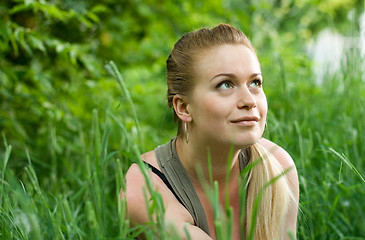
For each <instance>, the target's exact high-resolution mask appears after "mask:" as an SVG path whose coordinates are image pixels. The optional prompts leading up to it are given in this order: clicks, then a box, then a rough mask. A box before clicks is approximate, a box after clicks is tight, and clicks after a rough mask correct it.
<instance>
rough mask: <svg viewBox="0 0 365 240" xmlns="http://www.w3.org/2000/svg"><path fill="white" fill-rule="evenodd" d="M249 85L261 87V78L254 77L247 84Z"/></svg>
mask: <svg viewBox="0 0 365 240" xmlns="http://www.w3.org/2000/svg"><path fill="white" fill-rule="evenodd" d="M249 86H250V87H255V88H260V87H262V80H261V79H254V80H253V81H251V82H250V84H249Z"/></svg>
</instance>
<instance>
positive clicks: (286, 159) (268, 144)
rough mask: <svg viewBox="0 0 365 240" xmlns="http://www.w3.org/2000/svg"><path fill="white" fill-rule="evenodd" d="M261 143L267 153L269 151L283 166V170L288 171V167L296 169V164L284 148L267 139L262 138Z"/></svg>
mask: <svg viewBox="0 0 365 240" xmlns="http://www.w3.org/2000/svg"><path fill="white" fill-rule="evenodd" d="M259 143H260V144H261V145H262V146H263V147H264V148H265V149H266V150H267V151H269V152H270V153H271V154H273V155H274V157H275V158H276V159H277V160H278V161H279V163H280V164H281V166H282V167H283V169H287V168H288V167H293V168H295V163H294V161H293V159H292V157H291V156H290V155H289V153H288V152H287V151H285V150H284V149H283V148H282V147H280V146H279V145H277V144H276V143H274V142H272V141H270V140H268V139H266V138H261V139H260V140H259Z"/></svg>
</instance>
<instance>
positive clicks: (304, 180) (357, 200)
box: [0, 53, 365, 239]
mask: <svg viewBox="0 0 365 240" xmlns="http://www.w3.org/2000/svg"><path fill="white" fill-rule="evenodd" d="M109 69H110V71H111V73H112V74H113V75H114V76H115V77H116V79H118V81H119V84H120V86H121V90H122V92H121V94H122V95H127V94H128V90H127V88H126V87H125V85H124V82H123V79H122V78H121V76H119V75H118V71H117V69H116V66H115V65H113V64H110V65H109ZM363 69H364V62H363V60H362V59H361V58H360V57H358V56H357V55H356V53H352V55H351V58H348V61H347V62H346V64H343V69H341V71H339V72H338V73H336V74H335V75H333V76H330V75H329V76H330V77H328V78H326V79H324V81H323V83H322V84H321V85H319V84H316V83H315V82H314V81H313V80H310V79H304V78H298V79H282V81H286V83H290V84H288V85H287V86H286V87H285V88H283V89H282V90H278V91H276V92H275V91H270V92H269V94H268V100H269V105H270V109H271V110H270V113H269V117H268V121H269V122H268V124H269V128H268V131H267V134H266V137H267V138H269V139H272V140H273V141H275V142H277V143H278V144H279V145H281V146H283V147H284V148H285V149H286V150H287V151H288V152H289V153H290V154H291V155H292V157H293V159H294V161H295V162H296V165H297V168H298V174H299V181H300V190H301V196H300V213H299V218H298V219H299V221H298V239H365V216H364V215H363V214H362V213H363V212H365V205H364V204H363V196H365V183H364V174H365V170H364V169H365V168H364V166H365V162H364V161H363V159H364V156H365V147H364V144H363V143H364V141H365V121H364V119H365V87H364V86H365V81H364V71H363ZM268 87H270V86H268ZM127 101H129V104H130V108H129V109H132V110H131V112H130V111H126V112H125V114H126V115H129V116H131V117H132V118H133V119H134V122H135V125H136V127H137V129H138V128H139V127H138V125H139V122H138V116H137V113H136V111H135V110H133V109H134V107H133V102H132V100H131V98H129V97H128V98H127ZM92 115H93V118H92V122H91V124H90V125H91V128H90V130H89V131H84V130H81V129H80V131H79V134H78V136H75V137H74V138H73V140H72V141H73V142H71V141H70V142H69V143H68V144H70V145H71V146H73V145H74V146H75V148H76V145H77V152H78V154H77V155H76V156H72V155H69V154H65V156H63V157H62V156H61V157H60V154H54V160H52V161H50V165H42V164H41V163H39V162H38V161H37V159H33V158H32V156H31V155H29V154H26V155H27V164H26V165H25V166H24V167H22V168H19V166H17V167H14V166H16V164H14V163H12V158H11V153H12V147H11V145H9V144H8V143H7V140H6V136H3V142H2V149H3V150H1V156H0V167H1V169H0V170H1V175H0V222H1V224H0V239H133V238H135V236H136V235H138V234H139V233H141V232H145V234H146V236H147V239H174V237H173V236H174V234H173V232H172V233H171V232H168V231H166V229H165V226H164V224H163V221H164V219H163V211H164V206H163V204H162V200H161V198H160V196H159V195H158V194H157V193H154V191H153V189H152V186H151V185H150V186H149V189H148V190H147V191H150V192H151V193H152V199H153V201H151V205H150V206H149V209H150V215H151V216H152V215H153V214H155V215H156V218H155V219H154V220H152V218H151V223H150V224H145V225H141V226H134V227H133V226H131V224H130V222H129V220H128V217H127V214H126V202H125V200H124V199H121V200H120V199H119V193H120V189H121V188H124V175H125V172H126V171H127V169H128V167H129V166H130V164H131V163H132V162H136V163H137V164H139V165H140V167H141V168H142V169H144V167H143V164H141V162H140V160H139V152H140V149H141V148H142V141H143V140H142V136H141V131H142V130H141V131H139V130H138V131H137V133H133V132H129V131H127V128H126V126H125V122H123V120H121V118H120V117H119V116H116V115H114V114H113V113H112V111H109V110H103V111H100V110H94V111H93V113H92ZM100 115H102V116H100ZM100 119H104V120H103V121H100ZM56 130H57V129H54V127H53V126H52V125H51V124H50V125H49V126H48V131H49V132H50V133H56ZM115 131H118V132H120V140H119V146H120V148H119V149H111V148H110V147H109V146H110V142H109V141H110V133H111V132H115ZM49 136H50V139H49V142H50V149H54V151H56V148H57V144H58V142H57V139H56V134H50V135H49ZM171 137H172V136H171ZM138 141H140V142H138ZM76 142H77V144H76ZM156 144H162V143H156ZM24 147H25V148H24V152H25V153H28V151H27V149H26V146H24ZM41 172H42V174H41V175H42V177H41V178H39V175H40V173H41ZM44 172H46V174H45V173H44ZM149 184H151V183H149ZM217 187H218V186H217V185H215V188H213V189H210V190H209V191H210V193H209V194H210V197H211V199H212V202H213V205H214V206H215V216H216V222H215V224H216V228H217V236H219V239H230V236H231V235H230V234H231V231H232V228H231V226H232V225H231V222H232V209H230V207H229V206H228V205H227V206H225V209H220V207H219V206H218V204H217V191H218V189H217ZM240 194H241V199H245V196H244V194H245V191H242V192H241V193H240ZM243 204H244V203H243Z"/></svg>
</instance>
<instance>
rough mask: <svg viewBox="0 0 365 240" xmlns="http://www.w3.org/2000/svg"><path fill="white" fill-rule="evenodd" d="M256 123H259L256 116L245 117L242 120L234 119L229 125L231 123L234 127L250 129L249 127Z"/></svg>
mask: <svg viewBox="0 0 365 240" xmlns="http://www.w3.org/2000/svg"><path fill="white" fill-rule="evenodd" d="M258 121H259V118H258V117H256V116H245V117H242V118H237V119H234V120H232V121H231V123H233V124H235V125H240V126H246V127H251V126H255V125H256V124H257V122H258Z"/></svg>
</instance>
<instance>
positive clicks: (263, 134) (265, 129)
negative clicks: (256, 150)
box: [262, 122, 267, 137]
mask: <svg viewBox="0 0 365 240" xmlns="http://www.w3.org/2000/svg"><path fill="white" fill-rule="evenodd" d="M266 132H267V122H265V127H264V132H263V133H262V136H263V137H264V136H265V135H266Z"/></svg>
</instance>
